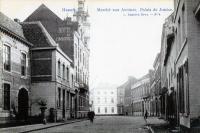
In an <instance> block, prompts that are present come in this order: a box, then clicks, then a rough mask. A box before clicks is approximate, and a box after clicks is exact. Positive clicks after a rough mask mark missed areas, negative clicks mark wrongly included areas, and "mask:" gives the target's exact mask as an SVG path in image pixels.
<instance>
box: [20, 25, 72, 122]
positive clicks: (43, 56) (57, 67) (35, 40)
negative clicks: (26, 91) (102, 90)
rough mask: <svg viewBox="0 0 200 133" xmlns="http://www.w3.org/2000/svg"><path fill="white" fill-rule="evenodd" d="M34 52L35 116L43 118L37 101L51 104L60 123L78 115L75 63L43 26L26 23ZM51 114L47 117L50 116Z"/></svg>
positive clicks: (26, 32) (27, 34) (32, 94)
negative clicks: (73, 65)
mask: <svg viewBox="0 0 200 133" xmlns="http://www.w3.org/2000/svg"><path fill="white" fill-rule="evenodd" d="M22 26H23V30H24V34H25V36H26V38H27V40H28V41H29V42H31V43H32V44H33V48H32V49H31V54H32V57H31V68H32V71H31V90H32V91H31V99H30V102H31V104H32V106H31V113H32V115H33V116H34V115H39V113H40V106H39V105H38V103H37V101H38V100H41V99H45V100H46V101H47V110H48V111H47V112H49V111H50V109H51V108H53V109H55V110H56V112H57V113H56V118H57V120H61V119H65V118H71V117H73V116H74V115H75V90H74V81H73V78H72V77H73V75H74V72H73V68H72V67H71V63H72V60H71V59H70V58H69V57H68V56H67V55H66V54H65V53H64V52H63V51H62V50H61V49H60V48H59V46H58V44H57V43H56V42H55V41H54V40H53V39H52V38H51V36H50V35H49V34H48V32H47V31H46V29H45V28H44V26H43V25H42V24H41V23H40V22H24V23H22ZM49 115H50V114H47V116H49Z"/></svg>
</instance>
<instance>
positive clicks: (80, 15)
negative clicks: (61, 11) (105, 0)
mask: <svg viewBox="0 0 200 133" xmlns="http://www.w3.org/2000/svg"><path fill="white" fill-rule="evenodd" d="M74 17H75V21H77V22H78V24H79V30H80V31H79V32H80V33H81V34H82V36H83V37H84V38H83V39H84V43H85V45H86V46H88V43H89V39H90V34H89V31H90V23H89V22H88V17H89V14H88V10H87V11H86V10H85V0H78V10H77V11H76V12H75V13H74Z"/></svg>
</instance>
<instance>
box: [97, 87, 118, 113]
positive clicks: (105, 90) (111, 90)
mask: <svg viewBox="0 0 200 133" xmlns="http://www.w3.org/2000/svg"><path fill="white" fill-rule="evenodd" d="M93 107H94V112H95V114H96V115H117V90H116V88H115V87H114V86H112V85H108V84H101V85H99V86H98V87H96V88H94V89H93Z"/></svg>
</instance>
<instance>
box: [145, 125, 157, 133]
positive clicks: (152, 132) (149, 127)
mask: <svg viewBox="0 0 200 133" xmlns="http://www.w3.org/2000/svg"><path fill="white" fill-rule="evenodd" d="M147 128H148V129H149V131H150V132H151V133H155V132H154V130H153V129H152V128H151V126H147Z"/></svg>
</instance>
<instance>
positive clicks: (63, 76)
mask: <svg viewBox="0 0 200 133" xmlns="http://www.w3.org/2000/svg"><path fill="white" fill-rule="evenodd" d="M62 76H63V79H64V80H65V65H64V64H63V74H62Z"/></svg>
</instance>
